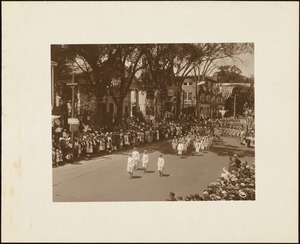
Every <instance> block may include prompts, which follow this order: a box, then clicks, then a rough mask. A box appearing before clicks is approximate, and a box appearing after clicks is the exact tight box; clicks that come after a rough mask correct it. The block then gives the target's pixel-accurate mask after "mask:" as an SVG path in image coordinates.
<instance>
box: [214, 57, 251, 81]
mask: <svg viewBox="0 0 300 244" xmlns="http://www.w3.org/2000/svg"><path fill="white" fill-rule="evenodd" d="M238 58H239V59H241V61H239V60H236V62H233V61H232V60H230V59H226V60H222V61H220V62H218V65H236V66H237V67H239V68H240V69H241V71H242V75H244V76H246V77H250V76H252V75H253V76H254V54H250V53H244V54H240V55H238Z"/></svg>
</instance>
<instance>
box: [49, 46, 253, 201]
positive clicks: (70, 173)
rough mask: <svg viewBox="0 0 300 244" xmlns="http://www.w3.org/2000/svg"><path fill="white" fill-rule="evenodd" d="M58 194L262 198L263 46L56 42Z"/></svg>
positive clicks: (62, 197) (66, 197)
mask: <svg viewBox="0 0 300 244" xmlns="http://www.w3.org/2000/svg"><path fill="white" fill-rule="evenodd" d="M51 88H52V90H51V105H52V106H51V109H52V111H51V114H52V166H53V169H52V173H53V182H52V184H53V201H54V202H69V201H78V202H82V201H239V200H243V201H253V200H255V160H254V158H255V157H254V156H255V106H254V90H255V89H254V88H255V86H254V43H196V44H195V43H185V44H180V43H178V44H163V43H159V44H88V45H84V44H82V45H68V44H61V45H57V44H53V45H51Z"/></svg>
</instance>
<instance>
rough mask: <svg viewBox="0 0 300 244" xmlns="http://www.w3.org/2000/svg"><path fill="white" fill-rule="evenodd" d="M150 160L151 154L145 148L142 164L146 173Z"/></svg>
mask: <svg viewBox="0 0 300 244" xmlns="http://www.w3.org/2000/svg"><path fill="white" fill-rule="evenodd" d="M148 162H149V155H148V154H147V150H145V151H144V153H143V157H142V163H143V165H142V166H143V169H144V173H145V174H146V173H147V168H148Z"/></svg>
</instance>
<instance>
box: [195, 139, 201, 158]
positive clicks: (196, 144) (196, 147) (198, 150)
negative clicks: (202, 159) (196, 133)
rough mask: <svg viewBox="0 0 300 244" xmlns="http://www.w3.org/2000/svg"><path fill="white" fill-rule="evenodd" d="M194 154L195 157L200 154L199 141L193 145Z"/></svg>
mask: <svg viewBox="0 0 300 244" xmlns="http://www.w3.org/2000/svg"><path fill="white" fill-rule="evenodd" d="M195 152H196V153H195V154H196V155H199V153H200V141H198V140H197V141H196V143H195Z"/></svg>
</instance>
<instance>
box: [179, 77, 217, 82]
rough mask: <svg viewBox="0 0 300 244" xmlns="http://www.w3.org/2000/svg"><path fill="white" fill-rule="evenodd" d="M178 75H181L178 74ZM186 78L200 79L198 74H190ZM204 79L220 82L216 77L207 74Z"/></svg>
mask: <svg viewBox="0 0 300 244" xmlns="http://www.w3.org/2000/svg"><path fill="white" fill-rule="evenodd" d="M177 77H180V76H177ZM185 79H195V80H198V76H195V75H188V76H186V77H185ZM204 79H205V80H207V81H212V82H218V81H217V80H216V79H215V78H214V77H211V76H207V77H205V78H204Z"/></svg>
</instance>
